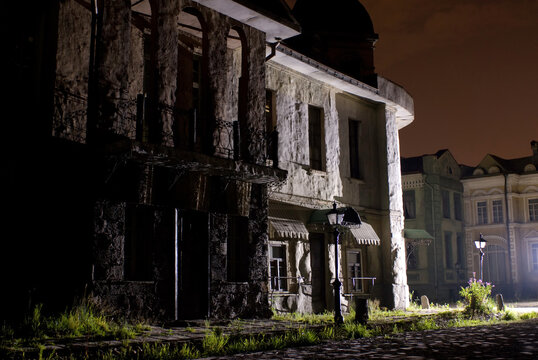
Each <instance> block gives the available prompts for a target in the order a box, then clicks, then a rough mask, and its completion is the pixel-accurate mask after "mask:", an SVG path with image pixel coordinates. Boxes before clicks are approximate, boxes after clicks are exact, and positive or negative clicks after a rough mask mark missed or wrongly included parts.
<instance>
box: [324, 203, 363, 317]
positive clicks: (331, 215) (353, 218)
mask: <svg viewBox="0 0 538 360" xmlns="http://www.w3.org/2000/svg"><path fill="white" fill-rule="evenodd" d="M327 221H328V222H329V224H330V225H331V226H332V227H333V229H334V232H333V234H334V274H335V276H334V283H333V286H334V323H335V324H336V325H340V324H342V323H343V322H344V318H343V317H342V310H341V309H340V287H341V286H342V283H341V282H340V280H339V278H338V241H339V238H340V231H339V230H338V228H339V227H340V226H343V225H360V224H361V219H360V216H359V214H358V213H357V212H356V211H355V210H354V209H353V208H347V209H346V210H345V211H344V212H339V211H338V210H337V209H336V201H334V202H333V208H332V209H331V210H330V211H329V212H328V213H327Z"/></svg>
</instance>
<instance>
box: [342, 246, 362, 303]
mask: <svg viewBox="0 0 538 360" xmlns="http://www.w3.org/2000/svg"><path fill="white" fill-rule="evenodd" d="M352 254H353V255H358V259H359V262H358V263H357V262H355V263H353V265H350V263H349V257H350V255H352ZM357 264H358V267H359V274H358V275H359V276H355V275H356V271H357V270H356V267H357ZM351 266H353V270H351V269H350V267H351ZM363 267H364V266H363V257H362V250H361V249H350V250H347V251H346V275H347V278H346V286H347V290H348V293H353V294H362V293H364V290H365V289H364V284H363V280H362V279H358V281H355V285H353V278H357V277H359V278H360V277H363ZM351 272H353V273H351Z"/></svg>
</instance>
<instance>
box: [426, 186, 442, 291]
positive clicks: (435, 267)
mask: <svg viewBox="0 0 538 360" xmlns="http://www.w3.org/2000/svg"><path fill="white" fill-rule="evenodd" d="M426 177H427V176H426ZM426 177H424V184H426V185H428V187H429V188H430V190H431V192H432V226H433V237H434V244H433V276H434V279H435V280H434V284H435V286H434V290H435V299H437V288H438V286H439V284H438V281H437V241H435V240H436V239H437V235H436V229H435V207H434V191H433V186H432V185H431V184H430V183H428V181H426Z"/></svg>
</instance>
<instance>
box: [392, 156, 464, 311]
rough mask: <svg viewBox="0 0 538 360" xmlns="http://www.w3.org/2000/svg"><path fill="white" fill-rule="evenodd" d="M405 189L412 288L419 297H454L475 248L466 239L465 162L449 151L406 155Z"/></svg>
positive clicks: (415, 295)
mask: <svg viewBox="0 0 538 360" xmlns="http://www.w3.org/2000/svg"><path fill="white" fill-rule="evenodd" d="M402 188H403V203H404V215H405V237H406V250H407V254H406V257H407V281H408V284H409V289H410V291H412V292H413V296H414V297H420V296H422V295H426V296H428V298H429V299H430V300H433V301H435V302H447V301H455V300H457V299H458V298H459V295H458V291H459V289H460V286H462V285H464V284H465V282H466V281H467V280H468V279H467V278H466V276H467V255H466V254H467V253H468V252H469V251H470V250H472V249H469V244H467V247H466V243H465V235H464V234H465V232H464V227H463V226H464V221H463V197H462V195H463V186H462V184H461V182H460V167H459V165H458V163H457V162H456V160H455V159H454V157H453V156H452V154H451V153H450V151H448V150H441V151H439V152H437V153H436V154H432V155H423V156H417V157H411V158H402ZM471 245H472V244H471Z"/></svg>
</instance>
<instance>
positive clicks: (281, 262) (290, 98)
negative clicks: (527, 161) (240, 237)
mask: <svg viewBox="0 0 538 360" xmlns="http://www.w3.org/2000/svg"><path fill="white" fill-rule="evenodd" d="M339 4H340V5H341V6H343V8H338V7H337V9H336V10H334V11H335V12H337V13H338V14H340V15H339V16H337V15H335V16H334V17H333V18H331V15H333V14H332V13H331V10H330V9H327V6H326V4H324V2H322V1H299V2H298V3H297V5H296V7H295V8H294V12H293V14H294V15H295V16H296V18H297V20H298V21H299V23H300V24H301V27H302V31H303V35H301V37H300V38H299V39H297V38H294V39H290V41H285V42H284V43H283V44H280V45H279V46H277V47H276V51H275V54H274V56H273V57H272V58H271V59H270V61H268V63H267V72H266V79H267V80H266V84H267V89H268V92H267V99H268V102H267V107H266V110H267V114H268V127H272V126H276V129H277V130H278V134H279V140H278V165H279V167H280V168H282V169H284V170H286V171H287V173H288V177H287V179H286V181H285V182H283V183H282V184H280V185H279V186H275V187H274V188H273V189H272V190H271V191H270V193H269V247H270V248H269V273H270V281H269V282H270V284H269V289H270V299H271V301H272V304H273V306H274V307H275V308H276V309H277V310H279V311H299V312H320V311H323V310H325V309H332V307H333V301H334V295H333V287H332V285H331V284H332V282H333V281H334V279H335V276H336V275H335V270H334V269H335V261H338V262H339V264H340V266H339V268H340V271H339V274H338V277H339V279H340V281H341V282H342V284H343V287H342V299H341V301H342V304H343V305H344V310H345V308H346V306H348V305H349V304H350V300H352V299H353V298H355V297H369V298H377V299H379V300H380V301H381V303H382V304H383V305H386V306H388V307H391V308H400V309H402V308H405V307H407V305H408V288H407V283H406V276H405V259H404V242H403V237H402V234H403V233H402V230H403V214H402V201H401V183H400V159H399V142H398V130H399V129H401V128H402V127H404V126H406V125H407V124H409V123H410V122H411V121H412V120H413V101H412V98H411V97H410V96H409V95H408V94H407V93H406V92H405V90H404V89H402V88H401V87H399V86H397V85H395V84H393V83H391V82H390V81H388V80H386V79H383V78H381V77H378V76H377V75H376V74H375V73H374V72H373V64H372V67H371V68H368V67H366V68H365V69H363V71H362V72H357V73H350V72H349V71H347V69H346V68H345V67H342V66H341V65H342V64H340V63H339V62H338V61H335V60H334V59H331V58H330V56H328V55H327V54H332V55H334V52H337V51H341V50H342V49H345V50H346V51H350V52H352V51H356V52H357V53H356V54H352V55H351V57H353V56H354V57H355V60H356V64H357V66H356V68H357V69H358V68H359V66H358V65H359V64H361V63H362V64H368V62H369V60H368V59H370V57H372V56H373V55H372V54H373V43H374V42H375V38H376V37H377V35H376V34H375V33H374V32H373V26H372V24H371V20H370V18H369V16H368V13H367V12H366V10H365V9H364V8H363V7H362V6H361V5H360V3H359V2H358V1H343V2H340V3H339ZM305 6H308V7H309V9H308V18H305V17H304V13H303V12H304V11H305ZM341 14H348V15H347V16H349V17H352V18H354V19H355V20H356V21H355V22H354V24H353V26H354V27H355V29H343V25H349V24H348V23H347V22H346V21H342V19H341ZM316 19H317V20H320V21H316ZM321 19H324V20H325V21H324V22H323V24H324V25H320V26H318V27H314V26H312V25H311V23H315V24H318V25H319V24H322V22H321ZM339 22H340V24H338V23H339ZM319 34H321V35H319ZM317 35H319V36H317ZM320 37H321V38H322V40H321V42H322V44H321V45H319V44H318V46H320V47H322V48H324V49H325V51H326V52H324V53H323V55H319V54H318V55H316V53H315V49H312V48H309V47H308V46H306V45H305V44H309V43H310V41H311V40H312V39H313V38H315V39H319V38H320ZM337 42H339V43H338V44H336V43H337ZM365 43H366V44H365ZM368 46H369V48H368ZM365 49H367V50H368V49H369V50H368V51H366V50H365ZM327 56H328V57H327ZM372 59H373V58H372ZM333 202H336V203H337V204H338V207H339V208H342V209H343V208H353V209H355V210H357V211H358V212H359V213H360V216H361V217H362V225H361V226H360V228H354V229H352V230H349V231H347V232H346V233H345V234H343V235H341V246H340V249H339V254H340V256H339V258H338V259H335V255H334V254H335V251H334V250H335V249H334V238H333V233H332V230H331V229H330V228H329V227H328V226H327V224H326V222H327V221H326V219H325V214H326V212H327V211H328V210H329V209H331V208H332V204H333ZM374 278H375V279H374Z"/></svg>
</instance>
